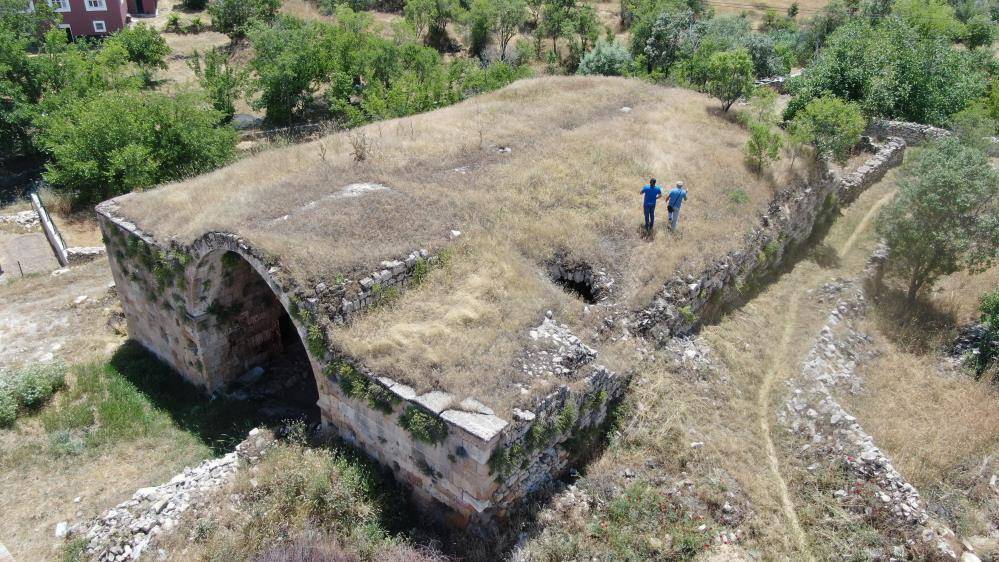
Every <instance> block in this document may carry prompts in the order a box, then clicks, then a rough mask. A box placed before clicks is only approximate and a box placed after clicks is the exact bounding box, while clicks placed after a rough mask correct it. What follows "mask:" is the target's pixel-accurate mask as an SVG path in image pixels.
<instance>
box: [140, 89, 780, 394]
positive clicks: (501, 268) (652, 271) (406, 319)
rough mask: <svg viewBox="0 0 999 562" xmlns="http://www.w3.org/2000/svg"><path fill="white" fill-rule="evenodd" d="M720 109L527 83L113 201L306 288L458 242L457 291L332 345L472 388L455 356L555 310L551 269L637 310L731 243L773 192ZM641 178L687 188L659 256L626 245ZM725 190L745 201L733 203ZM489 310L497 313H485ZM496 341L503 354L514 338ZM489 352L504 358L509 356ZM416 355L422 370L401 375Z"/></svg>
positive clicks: (671, 98) (407, 300)
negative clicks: (261, 260) (269, 261)
mask: <svg viewBox="0 0 999 562" xmlns="http://www.w3.org/2000/svg"><path fill="white" fill-rule="evenodd" d="M716 106H717V104H716V102H714V101H713V100H711V99H709V98H707V97H705V96H702V95H700V94H696V93H693V92H689V91H685V90H679V89H667V88H658V87H654V86H650V85H648V84H645V83H642V82H638V81H629V80H623V79H612V78H562V79H557V78H548V79H539V80H530V81H525V82H520V83H517V84H514V85H512V86H510V87H508V88H506V89H504V90H501V91H499V92H496V93H493V94H489V95H485V96H482V97H480V98H476V99H474V100H470V101H468V102H465V103H462V104H459V105H457V106H454V107H451V108H448V109H444V110H440V111H437V112H434V113H431V114H425V115H419V116H415V117H411V118H406V119H401V120H395V121H388V122H383V123H376V124H373V125H370V126H367V127H364V128H362V129H360V130H359V131H356V132H352V133H349V134H339V135H333V136H330V137H326V138H324V139H322V140H320V141H317V142H312V143H307V144H303V145H298V146H293V147H288V148H284V149H279V150H274V151H272V152H268V153H265V154H261V155H259V156H257V157H255V158H252V159H249V160H246V161H243V162H239V163H237V164H234V165H232V166H230V167H228V168H226V169H224V170H220V171H217V172H214V173H211V174H208V175H206V176H202V177H199V178H195V179H192V180H190V181H187V182H184V183H180V184H174V185H168V186H164V187H161V188H159V189H156V190H153V191H150V192H146V193H138V194H132V195H128V196H125V197H123V198H121V199H120V201H121V206H122V211H123V212H124V214H126V215H128V216H130V217H138V218H139V220H138V221H137V222H138V224H139V225H140V227H142V228H143V229H146V230H147V231H150V232H153V233H155V234H156V235H158V236H160V237H162V238H166V237H172V236H177V237H179V238H180V239H181V240H184V241H191V240H193V239H195V238H197V237H198V236H199V235H201V234H203V233H204V232H207V231H211V230H227V231H234V232H238V233H239V234H241V235H242V236H244V237H245V238H246V239H247V240H248V241H249V242H250V244H251V245H253V246H255V247H256V248H258V249H261V250H263V251H265V252H266V253H268V254H270V255H273V256H277V257H278V258H279V259H280V261H281V263H282V264H283V265H284V266H285V267H286V268H288V269H289V270H290V271H291V272H292V274H293V275H294V276H296V277H297V278H298V279H299V280H301V281H304V280H306V279H312V278H317V277H332V276H333V275H335V274H336V273H344V274H346V275H347V276H348V277H349V278H350V276H362V275H364V274H366V273H367V272H368V271H371V270H372V269H374V268H375V267H377V266H376V264H377V263H378V262H379V261H381V260H383V259H387V258H393V257H398V256H401V255H405V254H406V253H408V252H409V251H411V250H413V249H416V248H421V247H423V248H429V249H431V250H437V249H439V248H441V247H443V246H445V245H447V244H448V243H449V242H448V238H447V233H448V232H449V231H450V230H451V229H452V228H457V229H460V230H462V231H463V232H464V233H465V235H464V238H465V239H468V240H470V242H469V243H470V245H471V246H470V248H471V250H470V253H469V254H468V255H466V256H459V258H458V261H468V262H469V263H462V264H458V265H456V269H455V270H454V271H452V272H451V273H448V275H450V276H452V278H451V279H440V280H438V279H435V277H436V275H437V274H432V275H431V276H430V277H431V280H430V281H431V282H430V284H429V285H428V286H429V287H430V288H427V289H424V290H421V292H420V296H415V295H413V296H411V295H405V296H403V298H402V299H401V300H400V301H399V302H398V303H397V304H396V305H395V306H393V307H390V308H386V309H384V310H383V311H378V312H375V313H374V314H372V315H371V317H370V318H369V319H367V320H365V321H363V322H362V323H359V324H358V326H359V328H358V329H357V331H356V333H353V334H351V333H350V331H347V332H345V333H341V334H339V337H340V338H342V339H344V340H345V341H347V342H348V344H350V345H351V348H352V349H353V350H355V351H356V352H358V353H359V354H361V355H362V357H363V359H365V360H371V359H374V360H376V362H377V365H378V366H379V367H381V368H383V369H385V370H387V371H390V372H391V371H395V372H396V373H395V374H398V373H403V378H404V379H405V380H407V381H408V382H411V383H415V384H417V385H418V386H421V387H426V386H428V385H434V384H438V383H448V384H456V383H457V381H458V380H459V379H462V378H463V377H466V376H468V374H469V372H470V371H474V370H478V371H479V373H480V375H481V374H482V371H483V369H473V365H475V363H476V361H475V360H473V359H474V354H469V353H466V351H464V350H466V349H482V348H483V346H487V345H489V344H490V343H491V342H493V341H495V340H496V338H495V336H496V334H497V333H499V332H501V331H502V330H499V331H498V330H497V329H496V326H497V325H498V324H497V323H496V322H494V321H493V319H492V317H491V315H492V316H495V315H497V314H498V315H499V317H501V318H504V322H506V323H505V324H502V326H503V327H504V328H511V327H513V326H517V327H521V328H522V327H526V325H527V324H528V323H530V322H538V321H539V317H538V311H541V310H543V309H544V308H545V307H546V306H547V307H548V308H551V307H554V306H556V305H557V304H558V303H557V301H553V300H551V295H552V294H556V293H553V290H552V286H551V285H550V283H546V282H544V281H543V280H542V279H540V277H541V273H540V271H541V268H540V265H541V264H542V263H543V262H544V261H545V260H547V259H550V258H551V257H552V256H554V255H555V254H556V253H557V252H564V253H565V254H567V255H568V256H569V257H570V259H579V260H584V261H587V262H589V263H591V264H593V265H594V266H596V267H600V268H604V269H606V270H608V271H610V272H611V273H612V274H613V275H614V276H615V278H616V280H617V284H616V287H617V291H618V293H617V294H616V295H615V297H616V298H617V299H619V300H622V301H625V302H627V303H629V304H631V305H641V304H643V303H645V302H647V301H648V299H649V298H650V297H651V295H652V293H653V292H654V291H655V290H656V288H657V287H658V285H659V284H660V283H661V282H662V280H663V279H664V278H665V277H666V276H667V275H669V274H670V273H672V272H673V271H674V269H675V268H676V267H677V266H679V265H681V264H686V265H689V266H696V265H698V264H700V263H702V262H704V261H706V260H708V259H711V258H712V257H714V256H717V255H719V254H721V253H723V252H725V251H727V250H729V249H731V248H733V247H734V246H735V245H736V243H738V242H739V241H740V240H741V238H742V236H743V234H744V233H745V232H746V231H748V230H749V229H750V228H751V227H752V226H753V225H754V224H755V221H756V218H755V214H756V212H757V211H758V210H759V209H761V208H762V207H763V206H764V204H765V203H766V201H768V200H769V198H770V196H771V194H772V190H773V189H774V185H775V181H773V180H769V179H763V178H759V177H757V176H755V175H754V174H752V173H751V172H750V171H749V170H748V169H747V168H746V166H745V164H744V162H743V158H742V152H741V148H742V145H743V143H744V141H745V138H746V133H745V132H744V131H743V130H742V129H741V128H740V127H739V126H738V125H735V124H733V123H731V122H729V121H728V120H726V119H724V118H722V117H721V116H720V115H719V114H718V112H717V110H716ZM622 107H631V108H633V109H632V111H631V112H622V111H621V108H622ZM357 135H364V136H365V137H366V138H367V139H368V140H369V141H370V145H371V146H372V155H371V156H369V157H368V158H367V159H365V160H364V161H363V162H357V161H355V159H354V158H353V157H352V156H351V154H350V153H351V150H352V148H351V146H352V143H350V142H348V140H349V138H348V137H350V136H354V137H356V136H357ZM319 143H322V144H323V145H324V146H325V148H326V157H325V161H323V160H321V156H320V155H321V151H320V146H319ZM497 147H510V148H511V149H512V152H509V153H501V152H499V151H498V150H497ZM783 168H786V166H783V167H782V169H783ZM650 175H655V176H657V177H659V178H661V180H662V181H663V183H666V184H668V183H670V182H671V181H673V180H677V179H684V180H685V181H686V183H687V185H688V186H690V188H691V191H690V199H689V201H688V202H687V203H686V204H685V206H684V213H685V214H684V217H683V219H682V221H681V234H680V235H678V236H670V235H668V234H667V233H665V232H663V231H662V230H661V228H662V227H661V225H662V224H663V222H664V221H662V220H661V221H660V223H659V224H660V231H659V233H658V236H657V237H655V238H654V239H653V240H643V239H642V237H641V236H640V235H639V233H638V230H639V226H640V223H641V215H640V207H641V199H640V196H639V195H638V189H639V188H640V187H641V185H642V184H643V183H644V182H645V181H646V180H647V178H648V177H649V176H650ZM369 181H372V182H378V183H382V184H385V185H387V186H389V188H390V189H388V190H383V191H375V192H368V193H366V194H364V195H362V196H359V197H349V198H348V197H343V196H341V195H340V192H341V190H342V189H343V187H344V186H346V185H349V184H351V183H354V182H369ZM735 188H739V189H742V190H743V191H744V192H745V193H746V194H747V196H748V202H745V203H731V202H729V199H728V197H727V195H728V194H729V193H730V192H731V191H732V190H733V189H735ZM661 214H662V213H661ZM733 225H734V226H733ZM317 249H318V251H317ZM498 256H502V259H499V258H498ZM479 260H482V262H481V263H479ZM442 275H443V274H442ZM354 278H356V277H354ZM438 287H440V288H441V289H440V290H437V289H435V288H438ZM444 287H448V288H449V289H448V290H449V291H450V290H454V292H453V293H452V292H447V291H444V290H443V288H444ZM483 295H487V296H489V298H483ZM503 295H508V296H503ZM548 301H550V302H549V304H547V305H546V304H544V303H545V302H548ZM470 303H471V304H470ZM499 303H502V306H500V307H499V308H495V312H492V313H491V314H485V313H484V312H483V311H484V310H485V309H493V308H494V306H495V305H496V304H499ZM469 306H471V307H472V308H473V309H475V310H474V311H473V312H472V314H471V316H468V315H467V314H466V312H467V310H466V309H467V308H468V307H469ZM514 311H517V312H514ZM508 313H509V314H508ZM421 331H424V333H423V334H422V335H419V336H417V335H416V334H418V333H419V332H421ZM459 335H460V336H459ZM503 337H504V338H508V339H506V340H505V342H506V343H509V344H512V342H514V341H516V340H517V339H518V338H522V337H523V334H507V335H505V336H503ZM500 341H504V340H503V339H502V338H501V340H500ZM467 343H470V344H472V345H464V344H467ZM414 346H415V349H420V350H421V353H416V352H414V351H413V349H414ZM500 349H503V350H504V352H503V353H500V354H498V355H499V356H502V357H503V358H504V360H506V359H507V358H509V355H510V353H508V352H507V351H508V348H506V347H505V346H504V345H500ZM509 349H512V348H509ZM417 355H420V356H423V357H425V358H424V359H421V360H419V361H418V364H420V365H429V366H433V368H432V369H431V371H426V372H424V370H423V369H411V368H410V367H411V366H412V365H411V360H413V359H414V358H415V356H417ZM487 355H488V354H487ZM403 357H405V358H407V360H402V359H401V358H403ZM478 362H479V363H480V364H481V359H478ZM490 364H492V362H490ZM497 364H498V363H497ZM432 371H438V372H445V373H459V374H456V375H454V376H452V375H450V374H446V375H436V374H434V373H433V372H432ZM501 372H503V371H502V370H501V371H497V372H496V373H497V374H496V375H487V377H491V376H497V377H499V376H501V375H500V373H501ZM478 379H479V382H478V384H481V385H484V386H485V387H491V386H494V384H493V383H491V382H484V381H483V380H482V379H483V377H482V376H479V377H478Z"/></svg>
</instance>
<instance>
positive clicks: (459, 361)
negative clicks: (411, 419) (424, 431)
mask: <svg viewBox="0 0 999 562" xmlns="http://www.w3.org/2000/svg"><path fill="white" fill-rule="evenodd" d="M581 308H582V307H581V306H580V305H579V304H578V301H576V299H575V298H574V297H572V296H570V295H569V294H567V293H565V292H564V291H563V290H562V289H561V288H560V287H558V286H557V285H555V284H554V283H553V282H552V281H551V280H549V279H548V278H547V277H546V276H545V275H543V274H541V273H540V272H539V271H537V270H536V269H535V268H533V267H531V264H530V262H528V261H527V260H525V259H524V258H523V256H520V255H517V254H515V253H514V252H512V251H511V250H510V249H509V248H507V247H504V246H503V245H500V244H496V243H493V242H491V241H487V240H482V241H481V242H480V243H476V244H474V246H473V245H468V244H463V245H460V246H459V247H458V248H457V251H456V252H455V254H454V255H453V257H452V259H451V260H450V263H449V265H448V266H447V267H446V268H445V269H444V270H443V271H440V272H439V274H435V275H431V276H430V278H429V279H428V281H427V282H425V283H423V284H422V285H420V286H419V287H418V288H416V289H413V290H412V291H410V292H408V293H407V295H406V298H405V302H404V303H400V305H398V306H396V305H392V304H390V305H387V306H386V307H385V308H384V309H383V310H378V311H376V312H374V313H370V314H367V315H364V316H362V317H361V318H360V319H359V320H358V321H356V322H355V323H354V324H352V325H351V326H350V327H349V328H338V329H335V331H334V339H335V340H336V341H337V342H338V343H339V344H340V345H342V346H343V348H344V349H345V350H346V351H347V352H349V353H350V354H351V355H353V356H355V357H363V358H364V361H365V365H366V366H367V367H369V368H371V369H374V370H375V371H376V372H380V373H386V374H388V375H389V376H393V377H397V378H400V379H404V380H407V381H412V382H415V383H418V384H419V385H420V386H421V387H423V388H427V387H433V388H444V389H447V390H448V391H449V392H452V393H454V394H456V395H459V396H462V397H464V396H476V397H483V396H484V397H489V398H491V399H492V400H491V401H490V404H492V405H493V406H494V407H497V408H502V407H507V406H509V405H510V404H509V400H511V399H513V398H515V397H517V396H519V393H518V392H517V389H516V387H515V385H516V384H523V385H524V386H525V387H531V386H532V385H533V386H534V387H535V390H537V391H539V392H543V391H544V390H547V389H548V388H549V387H550V386H551V385H552V384H553V383H554V382H555V381H550V380H549V381H545V380H541V379H533V380H530V379H529V378H528V377H527V376H526V375H524V374H523V373H522V372H521V371H520V369H518V368H517V367H516V366H515V365H514V359H515V357H516V355H517V353H518V352H519V351H521V350H522V349H523V348H524V347H525V346H526V345H527V344H528V342H529V341H530V338H529V336H528V331H529V329H530V328H531V327H533V326H536V325H538V324H540V323H541V321H542V320H543V319H544V313H545V310H552V309H553V310H554V311H555V313H556V317H557V318H558V319H559V321H562V322H566V321H571V320H578V319H579V316H580V312H581ZM602 360H603V358H602ZM416 373H420V374H419V375H417V374H416Z"/></svg>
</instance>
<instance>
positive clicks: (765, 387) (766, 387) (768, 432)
mask: <svg viewBox="0 0 999 562" xmlns="http://www.w3.org/2000/svg"><path fill="white" fill-rule="evenodd" d="M800 300H801V292H800V291H799V292H795V293H794V294H793V295H791V300H790V302H789V303H788V305H787V310H786V311H785V315H784V328H783V330H782V331H781V338H780V343H779V344H778V346H777V349H776V352H775V353H774V355H773V356H772V357H771V358H770V365H769V367H768V369H767V372H766V374H765V375H764V376H763V381H762V383H761V384H760V393H759V394H758V395H757V398H756V415H757V416H758V418H759V423H760V434H761V435H763V440H764V444H765V446H766V451H767V463H768V464H769V465H770V472H771V473H772V474H773V478H774V482H775V483H776V484H777V489H778V492H779V494H780V504H781V510H782V511H783V512H784V518H785V519H787V524H788V526H789V527H790V531H791V536H792V537H793V538H794V542H795V543H797V547H798V552H800V553H802V554H804V555H805V556H807V558H808V560H810V561H814V560H815V559H814V558H813V557H812V555H811V553H810V552H809V549H808V540H807V539H806V538H805V532H804V531H803V530H802V529H801V523H800V522H799V521H798V514H797V512H796V511H795V508H794V502H793V501H792V500H791V494H790V493H789V492H788V489H787V482H786V481H785V480H784V477H783V476H782V475H781V472H780V458H779V457H778V456H777V447H776V446H774V440H773V437H772V434H773V430H772V428H771V427H770V426H771V423H770V422H771V419H772V418H773V406H772V405H771V403H770V399H771V394H772V390H773V386H774V382H776V381H777V380H778V379H783V378H784V376H785V373H786V372H787V371H788V367H789V366H790V365H793V364H794V363H795V361H794V358H793V357H792V356H791V353H790V347H791V338H792V336H793V335H794V332H795V330H794V326H795V320H796V319H797V317H798V305H799V302H800Z"/></svg>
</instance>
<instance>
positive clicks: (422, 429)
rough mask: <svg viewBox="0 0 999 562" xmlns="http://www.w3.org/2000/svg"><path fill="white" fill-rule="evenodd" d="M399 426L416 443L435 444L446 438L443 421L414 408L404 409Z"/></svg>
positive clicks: (445, 426)
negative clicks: (406, 431)
mask: <svg viewBox="0 0 999 562" xmlns="http://www.w3.org/2000/svg"><path fill="white" fill-rule="evenodd" d="M399 424H400V425H401V426H402V427H404V428H405V429H406V430H408V431H409V433H410V434H411V435H412V436H413V438H414V439H416V440H417V441H423V442H425V443H434V444H436V443H440V442H442V441H444V439H446V438H447V424H446V423H445V422H444V420H441V419H439V418H438V417H436V416H434V415H432V414H429V413H427V412H425V411H423V410H421V409H420V408H417V407H416V406H410V407H408V408H406V411H405V412H403V413H402V415H401V416H399Z"/></svg>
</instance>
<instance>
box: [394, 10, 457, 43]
mask: <svg viewBox="0 0 999 562" xmlns="http://www.w3.org/2000/svg"><path fill="white" fill-rule="evenodd" d="M403 13H404V15H405V16H406V21H408V22H409V23H410V24H412V26H413V28H414V29H415V30H416V32H417V34H419V35H420V36H423V37H424V41H425V42H426V43H427V44H428V45H431V46H434V47H437V48H439V49H442V48H444V47H446V46H447V43H448V39H447V24H448V23H450V22H451V21H452V20H454V19H455V18H456V17H458V16H459V15H461V5H460V4H459V3H458V2H457V0H406V7H405V8H404V10H403Z"/></svg>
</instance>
